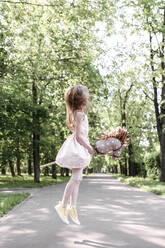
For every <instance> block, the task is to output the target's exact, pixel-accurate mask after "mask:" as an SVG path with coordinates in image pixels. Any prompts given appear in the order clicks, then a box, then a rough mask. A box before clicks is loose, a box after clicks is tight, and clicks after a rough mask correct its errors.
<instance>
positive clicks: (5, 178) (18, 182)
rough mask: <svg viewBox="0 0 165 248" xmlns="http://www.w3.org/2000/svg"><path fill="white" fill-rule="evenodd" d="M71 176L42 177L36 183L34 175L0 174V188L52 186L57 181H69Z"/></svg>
mask: <svg viewBox="0 0 165 248" xmlns="http://www.w3.org/2000/svg"><path fill="white" fill-rule="evenodd" d="M69 178H70V177H61V176H60V175H57V179H53V178H52V176H43V175H41V177H40V181H41V182H40V183H35V182H34V178H33V176H29V175H26V174H23V175H22V176H15V177H12V176H10V175H0V189H4V188H39V187H44V186H50V185H54V184H57V183H62V182H67V181H68V180H69Z"/></svg>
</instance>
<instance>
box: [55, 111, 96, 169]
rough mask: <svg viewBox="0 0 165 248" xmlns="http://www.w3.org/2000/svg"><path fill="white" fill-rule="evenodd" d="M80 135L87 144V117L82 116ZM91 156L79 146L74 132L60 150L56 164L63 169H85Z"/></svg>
mask: <svg viewBox="0 0 165 248" xmlns="http://www.w3.org/2000/svg"><path fill="white" fill-rule="evenodd" d="M80 134H81V136H82V137H83V139H84V140H85V141H86V143H88V144H89V145H90V143H89V139H88V117H87V115H85V114H84V118H83V119H82V120H81V123H80ZM91 158H92V155H91V154H90V153H89V152H88V150H87V149H86V148H85V147H84V146H82V145H80V143H79V142H78V141H77V139H76V135H75V131H73V133H72V134H71V135H69V137H68V138H67V139H66V140H65V142H64V143H63V145H62V147H61V148H60V150H59V152H58V154H57V156H56V163H57V164H58V165H59V166H60V167H65V168H69V169H72V168H83V169H84V168H85V167H87V166H88V165H89V164H90V161H91Z"/></svg>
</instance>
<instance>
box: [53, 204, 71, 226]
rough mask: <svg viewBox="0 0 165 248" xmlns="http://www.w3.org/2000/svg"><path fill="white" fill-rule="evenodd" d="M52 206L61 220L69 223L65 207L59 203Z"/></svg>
mask: <svg viewBox="0 0 165 248" xmlns="http://www.w3.org/2000/svg"><path fill="white" fill-rule="evenodd" d="M54 208H55V210H56V212H57V214H58V216H59V217H60V219H61V220H62V222H64V223H65V224H69V221H68V214H67V209H66V208H63V207H62V206H61V203H59V204H58V205H56V206H55V207H54Z"/></svg>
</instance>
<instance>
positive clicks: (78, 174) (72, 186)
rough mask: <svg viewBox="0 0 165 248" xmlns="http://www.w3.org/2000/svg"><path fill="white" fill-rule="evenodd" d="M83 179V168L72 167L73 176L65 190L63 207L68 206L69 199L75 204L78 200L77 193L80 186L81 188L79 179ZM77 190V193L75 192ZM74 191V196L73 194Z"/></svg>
mask: <svg viewBox="0 0 165 248" xmlns="http://www.w3.org/2000/svg"><path fill="white" fill-rule="evenodd" d="M80 180H82V169H72V176H71V178H70V180H69V182H68V183H67V185H66V187H65V190H64V195H63V199H62V207H63V208H66V207H67V204H68V201H69V199H73V200H71V202H72V203H73V204H75V203H76V200H77V195H78V188H79V184H80V183H79V181H80ZM73 192H75V193H73ZM72 193H73V196H71V195H72Z"/></svg>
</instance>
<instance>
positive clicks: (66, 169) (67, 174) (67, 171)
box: [65, 168, 69, 177]
mask: <svg viewBox="0 0 165 248" xmlns="http://www.w3.org/2000/svg"><path fill="white" fill-rule="evenodd" d="M65 172H66V177H69V169H68V168H65Z"/></svg>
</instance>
